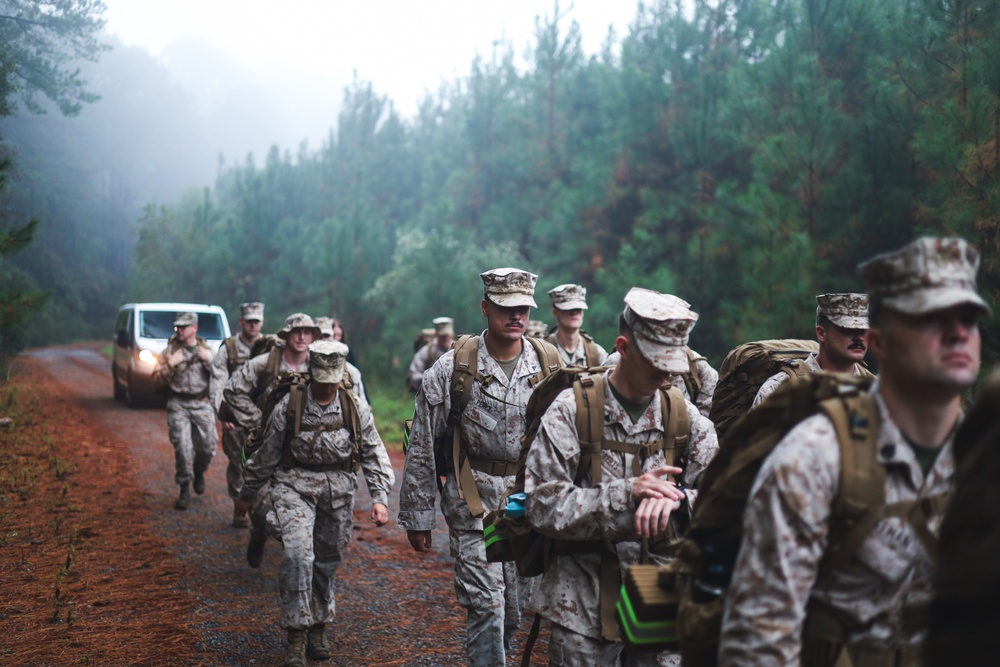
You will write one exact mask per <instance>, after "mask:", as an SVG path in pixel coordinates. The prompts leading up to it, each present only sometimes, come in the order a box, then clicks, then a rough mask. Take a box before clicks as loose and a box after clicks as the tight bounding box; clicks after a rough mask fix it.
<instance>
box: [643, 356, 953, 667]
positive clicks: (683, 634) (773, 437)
mask: <svg viewBox="0 0 1000 667" xmlns="http://www.w3.org/2000/svg"><path fill="white" fill-rule="evenodd" d="M871 381H872V380H871V378H869V377H861V376H856V375H851V374H831V373H814V374H810V375H809V376H808V377H807V378H805V379H796V380H792V381H790V382H787V383H785V384H784V385H782V387H781V388H780V389H779V390H778V391H777V392H775V393H774V394H773V395H772V396H771V397H770V398H769V399H768V400H767V401H766V402H764V403H762V404H761V405H759V406H757V407H756V408H754V410H752V411H751V412H750V413H748V414H747V415H746V416H745V417H744V418H743V419H742V420H740V421H738V422H737V423H736V424H735V425H734V426H733V427H732V429H731V430H730V431H729V433H727V435H726V437H725V439H724V440H723V442H722V444H721V446H720V449H719V453H718V454H717V455H716V457H715V459H713V461H712V463H711V464H709V466H708V468H707V469H706V470H705V472H704V473H703V474H702V477H701V480H700V481H699V494H698V502H697V503H695V507H694V515H693V517H692V519H691V525H690V528H689V530H688V533H687V537H686V538H685V539H684V540H683V541H682V542H681V543H680V544H679V545H678V546H677V555H678V560H677V561H676V562H675V563H673V564H671V567H672V569H673V570H674V573H675V576H674V577H672V582H671V583H673V584H674V585H675V586H676V588H675V592H676V593H677V594H678V595H679V601H678V603H677V616H676V626H674V627H672V628H669V629H671V630H674V631H675V635H674V636H673V637H671V638H669V639H671V640H673V643H674V644H679V646H680V651H681V657H682V660H683V662H684V665H685V667H714V665H716V664H717V661H718V653H719V638H720V634H721V631H722V614H723V611H724V607H725V593H726V590H727V588H728V586H729V584H730V581H731V579H732V574H733V568H734V567H735V563H736V557H737V555H738V553H739V548H740V543H741V541H742V538H743V514H744V510H745V508H746V504H747V501H748V499H749V495H750V491H751V488H752V486H753V484H754V481H755V480H756V477H757V473H758V472H759V471H760V468H761V466H762V465H763V463H764V461H765V460H766V459H767V457H768V456H769V455H770V454H771V452H772V451H773V450H774V448H775V446H776V445H777V444H778V443H779V442H780V441H781V440H782V439H783V438H784V436H785V435H786V434H787V433H788V432H789V431H790V430H791V429H792V428H793V427H794V426H795V425H797V424H798V423H800V422H801V421H803V420H804V419H806V418H807V417H810V416H812V415H815V414H824V415H826V416H827V417H828V418H829V419H830V421H831V422H832V424H833V426H834V430H835V432H836V433H837V440H838V443H839V447H840V487H839V489H838V490H837V494H836V496H835V497H834V499H833V504H832V507H831V514H830V528H829V538H828V544H827V550H826V553H825V554H824V555H823V558H822V559H821V561H820V565H819V574H820V576H823V575H824V574H826V573H829V572H831V571H833V570H836V569H837V568H839V567H841V566H842V565H844V564H845V563H846V562H847V561H848V560H850V558H851V557H852V556H853V555H854V554H855V553H856V552H857V550H858V549H859V548H860V546H861V544H862V543H863V542H864V540H865V539H866V538H867V537H868V535H869V534H870V533H871V530H872V528H873V527H874V526H875V524H876V523H877V522H878V521H879V520H881V519H882V518H885V517H888V516H896V517H904V518H906V519H907V520H908V521H910V522H911V524H912V525H914V526H915V527H916V529H917V530H916V532H917V534H918V535H921V537H922V539H923V540H925V546H927V547H928V548H933V545H932V544H931V543H930V542H932V541H933V538H932V537H930V531H929V529H928V528H927V518H928V517H929V516H931V515H933V514H935V513H938V512H940V511H942V509H943V506H944V503H946V502H947V498H946V497H944V496H937V497H933V498H926V499H923V500H921V501H919V502H917V501H903V502H898V503H892V504H886V502H885V482H886V473H885V468H884V467H883V466H881V465H879V464H878V463H877V451H876V449H877V442H878V434H879V423H880V416H879V411H878V407H877V405H876V403H875V400H874V399H873V398H872V397H871V396H870V395H869V394H868V389H869V388H870V386H871ZM928 541H930V542H928ZM625 592H626V593H627V592H628V591H625ZM807 619H808V621H807V626H806V627H807V629H808V628H819V627H820V626H821V625H824V624H825V625H826V626H827V628H829V627H834V628H836V629H837V631H843V632H844V634H846V633H847V631H848V630H849V628H844V627H843V622H842V620H840V619H839V618H838V617H836V616H835V615H834V614H832V613H824V612H823V611H822V610H821V609H819V608H813V607H810V608H809V609H808V611H807ZM807 635H808V636H813V635H811V634H809V632H808V630H807ZM808 645H809V644H808V642H804V644H803V647H804V649H805V648H806V647H807V646H808Z"/></svg>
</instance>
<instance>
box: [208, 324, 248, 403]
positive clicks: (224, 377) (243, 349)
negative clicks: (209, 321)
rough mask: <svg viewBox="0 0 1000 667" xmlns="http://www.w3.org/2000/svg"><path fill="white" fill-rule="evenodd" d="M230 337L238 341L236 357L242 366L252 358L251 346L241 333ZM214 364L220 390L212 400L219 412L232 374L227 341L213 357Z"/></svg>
mask: <svg viewBox="0 0 1000 667" xmlns="http://www.w3.org/2000/svg"><path fill="white" fill-rule="evenodd" d="M230 338H232V339H233V340H234V341H236V358H237V360H238V361H239V364H240V366H242V365H243V364H244V363H246V362H247V361H248V360H249V359H250V347H251V346H250V345H247V344H246V343H245V342H243V338H241V337H240V335H239V334H236V335H235V336H230ZM227 340H228V339H227ZM212 365H213V366H215V374H216V375H217V376H218V377H219V391H218V393H217V395H216V396H213V400H212V405H213V406H214V407H215V410H216V412H218V410H219V404H221V403H222V389H223V388H224V387H225V386H226V383H227V382H229V376H230V373H229V348H227V347H226V341H222V344H221V345H219V349H218V351H217V352H216V353H215V358H214V359H212ZM237 370H239V369H237Z"/></svg>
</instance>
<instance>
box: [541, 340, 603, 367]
mask: <svg viewBox="0 0 1000 667" xmlns="http://www.w3.org/2000/svg"><path fill="white" fill-rule="evenodd" d="M545 340H547V341H548V342H550V343H552V344H553V345H554V346H555V348H556V350H558V351H559V358H560V359H562V362H563V365H565V366H579V367H580V368H587V366H589V364H588V363H587V355H586V354H585V352H584V346H583V338H582V337H581V338H580V344H579V345H577V346H576V349H575V350H573V351H572V352H570V351H569V350H567V349H566V348H564V347H563V346H562V345H560V344H559V341H557V340H556V335H555V333H552V334H550V335H548V336H545ZM594 345H595V346H596V347H597V365H598V366H603V365H604V363H605V361H606V360H607V358H608V352H607V350H605V349H604V348H603V347H601V346H600V345H599V344H598V343H597V342H596V341H595V342H594Z"/></svg>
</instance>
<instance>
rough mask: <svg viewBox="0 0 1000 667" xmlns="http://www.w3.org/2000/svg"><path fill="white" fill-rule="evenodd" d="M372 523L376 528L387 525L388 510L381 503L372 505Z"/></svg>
mask: <svg viewBox="0 0 1000 667" xmlns="http://www.w3.org/2000/svg"><path fill="white" fill-rule="evenodd" d="M372 523H374V524H375V525H376V526H384V525H385V524H387V523H389V508H388V507H386V506H385V505H383V504H382V503H372Z"/></svg>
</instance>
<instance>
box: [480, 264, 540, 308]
mask: <svg viewBox="0 0 1000 667" xmlns="http://www.w3.org/2000/svg"><path fill="white" fill-rule="evenodd" d="M479 277H480V278H482V279H483V288H484V291H485V292H486V296H487V298H488V299H489V300H490V301H492V302H493V303H495V304H497V305H498V306H506V307H510V308H517V307H520V306H531V307H532V308H537V307H538V304H536V303H535V299H534V296H535V282H537V281H538V276H536V275H535V274H534V273H529V272H528V271H522V270H521V269H513V268H503V269H492V270H490V271H486V272H485V273H480V274H479Z"/></svg>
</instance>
